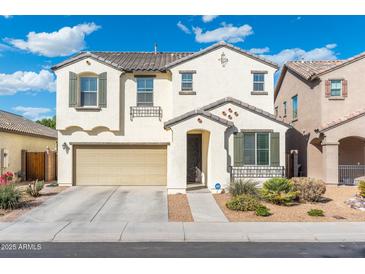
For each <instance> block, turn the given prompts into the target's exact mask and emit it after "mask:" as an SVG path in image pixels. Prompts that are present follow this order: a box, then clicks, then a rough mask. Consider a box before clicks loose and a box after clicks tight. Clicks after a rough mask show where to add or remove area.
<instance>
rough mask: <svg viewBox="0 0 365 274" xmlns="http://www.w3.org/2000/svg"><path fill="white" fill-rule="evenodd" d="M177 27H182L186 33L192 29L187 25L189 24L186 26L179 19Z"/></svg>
mask: <svg viewBox="0 0 365 274" xmlns="http://www.w3.org/2000/svg"><path fill="white" fill-rule="evenodd" d="M176 25H177V27H178V28H179V29H181V30H182V31H183V32H185V33H186V34H190V33H191V31H190V29H189V28H188V27H187V26H185V25H184V24H183V23H181V21H179V22H177V24H176Z"/></svg>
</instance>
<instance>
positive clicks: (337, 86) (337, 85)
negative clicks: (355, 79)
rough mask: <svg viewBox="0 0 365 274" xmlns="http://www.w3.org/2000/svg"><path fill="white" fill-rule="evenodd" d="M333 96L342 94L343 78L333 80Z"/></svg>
mask: <svg viewBox="0 0 365 274" xmlns="http://www.w3.org/2000/svg"><path fill="white" fill-rule="evenodd" d="M330 83H331V96H341V95H342V80H331V82H330Z"/></svg>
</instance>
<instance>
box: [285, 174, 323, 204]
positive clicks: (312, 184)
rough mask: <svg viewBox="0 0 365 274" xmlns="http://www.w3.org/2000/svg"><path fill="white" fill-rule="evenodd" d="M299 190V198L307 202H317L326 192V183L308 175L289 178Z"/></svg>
mask: <svg viewBox="0 0 365 274" xmlns="http://www.w3.org/2000/svg"><path fill="white" fill-rule="evenodd" d="M290 180H291V181H292V183H293V184H294V187H295V189H296V190H297V191H299V199H301V200H303V201H307V202H318V201H320V200H321V198H322V195H323V194H324V193H325V192H326V184H325V183H324V182H323V181H322V180H318V179H314V178H309V177H296V178H292V179H290Z"/></svg>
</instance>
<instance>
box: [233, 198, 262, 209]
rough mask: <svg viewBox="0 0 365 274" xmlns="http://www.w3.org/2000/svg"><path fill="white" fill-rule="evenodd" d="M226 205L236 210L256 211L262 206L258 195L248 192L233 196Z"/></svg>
mask: <svg viewBox="0 0 365 274" xmlns="http://www.w3.org/2000/svg"><path fill="white" fill-rule="evenodd" d="M226 206H227V207H228V208H229V209H231V210H236V211H255V210H256V209H257V208H258V207H260V206H262V205H261V203H260V201H259V200H258V199H257V197H255V196H252V195H247V194H242V195H239V196H234V197H232V198H231V199H230V200H229V201H227V203H226Z"/></svg>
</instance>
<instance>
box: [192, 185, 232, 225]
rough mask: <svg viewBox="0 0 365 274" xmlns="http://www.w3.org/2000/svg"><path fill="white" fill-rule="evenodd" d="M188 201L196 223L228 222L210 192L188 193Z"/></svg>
mask: <svg viewBox="0 0 365 274" xmlns="http://www.w3.org/2000/svg"><path fill="white" fill-rule="evenodd" d="M187 196H188V201H189V205H190V209H191V213H192V215H193V218H194V222H198V223H199V222H208V223H212V222H216V223H218V222H222V223H226V222H228V220H227V218H226V216H225V215H224V214H223V212H222V210H221V209H220V208H219V206H218V205H217V202H216V201H215V199H214V197H213V195H212V193H210V192H206V193H204V192H194V191H192V192H188V193H187Z"/></svg>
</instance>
